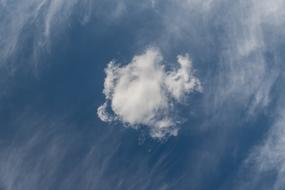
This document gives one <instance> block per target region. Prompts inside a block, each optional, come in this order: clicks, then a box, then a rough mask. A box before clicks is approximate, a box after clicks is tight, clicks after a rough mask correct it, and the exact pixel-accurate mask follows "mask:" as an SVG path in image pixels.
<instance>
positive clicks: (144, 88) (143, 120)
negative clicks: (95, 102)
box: [98, 48, 202, 138]
mask: <svg viewBox="0 0 285 190" xmlns="http://www.w3.org/2000/svg"><path fill="white" fill-rule="evenodd" d="M162 61H163V57H162V55H161V53H160V52H159V51H158V50H157V49H154V48H150V49H148V50H146V51H145V52H144V53H143V54H141V55H137V56H134V58H133V59H132V61H131V62H130V63H129V64H127V65H123V66H120V65H117V64H115V63H114V62H111V63H109V65H108V67H107V68H106V70H105V72H106V78H105V82H104V91H103V92H104V94H105V96H106V102H105V103H104V104H103V105H102V106H100V107H99V108H98V116H99V118H100V119H101V120H102V121H105V122H110V121H112V120H120V121H122V122H123V123H125V124H126V126H130V127H133V128H137V127H138V126H140V125H143V126H147V127H149V129H150V133H151V136H152V137H157V138H161V137H164V136H165V135H176V134H177V130H178V129H177V127H176V124H177V121H175V120H174V116H173V108H174V106H175V104H176V103H181V102H182V100H183V99H184V98H185V96H186V95H187V94H189V93H191V92H192V91H195V90H196V91H201V89H202V88H201V84H200V81H199V80H198V79H197V78H196V77H195V76H194V75H193V70H192V64H191V61H190V59H189V56H188V55H184V56H182V55H178V56H177V63H178V64H179V68H178V69H174V70H170V71H167V70H166V69H165V67H164V65H163V64H162ZM108 106H110V108H111V110H112V112H113V113H112V114H110V113H108V111H107V109H108Z"/></svg>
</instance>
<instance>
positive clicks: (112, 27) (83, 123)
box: [0, 0, 285, 190]
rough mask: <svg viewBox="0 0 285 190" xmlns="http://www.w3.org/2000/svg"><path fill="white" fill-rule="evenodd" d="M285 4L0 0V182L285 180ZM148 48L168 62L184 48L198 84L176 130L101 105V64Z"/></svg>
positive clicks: (229, 185)
mask: <svg viewBox="0 0 285 190" xmlns="http://www.w3.org/2000/svg"><path fill="white" fill-rule="evenodd" d="M284 8H285V2H284V1H283V0H274V1H272V2H271V3H268V2H267V1H265V0H261V1H257V0H249V1H247V2H242V1H223V0H216V1H215V0H213V1H211V0H206V1H198V0H189V1H186V0H177V1H172V0H166V1H162V0H153V1H150V0H145V1H129V0H120V1H115V0H107V1H103V0H97V1H92V0H84V1H77V0H70V1H67V0H66V1H65V0H59V1H55V0H46V1H45V0H26V1H19V0H2V1H0V190H39V189H42V190H44V189H49V190H57V189H58V190H73V189H74V190H79V189H80V190H114V189H115V190H117V189H118V190H189V189H193V190H194V189H195V190H216V189H217V190H228V189H237V190H239V189H242V190H244V189H246V190H250V189H252V190H263V189H264V190H267V189H276V190H277V189H278V190H279V189H280V190H282V189H284V188H285V183H284V180H283V179H284V177H285V173H284V169H285V162H284V160H285V149H284V147H285V144H284V142H285V140H284V139H285V136H284V134H285V133H284V121H285V120H284V118H285V115H284V113H285V112H284V100H283V99H284V96H285V94H284V88H283V83H284V81H285V79H284V72H283V71H284V60H285V57H284V54H283V52H284V48H285V39H284V30H283V28H284V24H285V19H284V18H285V17H284V13H283V12H282V11H283V10H284ZM150 47H155V48H157V49H159V51H160V52H161V54H162V55H163V57H164V64H165V67H166V68H173V67H174V66H175V61H176V56H177V55H178V54H186V53H187V54H189V56H190V57H191V60H192V64H193V67H194V68H195V74H196V76H197V77H198V78H199V80H200V81H201V84H202V86H203V91H202V92H194V93H191V94H189V95H188V96H187V98H186V100H185V102H184V103H183V104H177V105H175V107H174V109H175V113H176V115H175V117H177V118H179V119H181V121H182V122H181V124H179V125H177V126H176V127H177V128H178V129H179V132H178V135H177V136H168V137H165V138H163V139H156V138H152V137H151V135H150V134H149V129H148V127H147V126H139V127H138V129H134V128H133V127H130V126H128V125H126V124H124V123H123V122H122V121H118V120H117V121H115V122H111V123H104V122H102V121H101V120H100V119H99V118H98V116H97V108H98V107H99V106H100V105H102V104H103V103H104V101H105V96H104V94H103V89H104V80H105V77H106V75H105V71H104V69H105V68H106V66H107V64H108V63H109V62H110V61H112V60H115V61H116V62H118V63H120V64H121V65H127V64H128V63H130V62H131V60H132V58H133V57H134V56H135V55H139V54H142V53H143V52H144V51H145V50H146V49H148V48H150ZM149 98H151V97H149ZM137 109H140V108H137Z"/></svg>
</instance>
